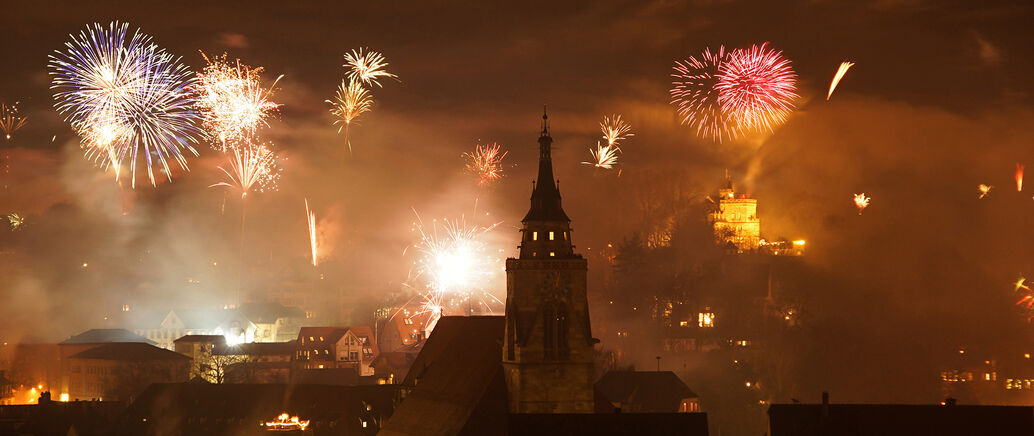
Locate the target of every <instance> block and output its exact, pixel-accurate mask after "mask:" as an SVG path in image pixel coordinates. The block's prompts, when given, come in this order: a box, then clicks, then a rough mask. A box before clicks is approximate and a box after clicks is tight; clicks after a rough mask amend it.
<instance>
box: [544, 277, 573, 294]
mask: <svg viewBox="0 0 1034 436" xmlns="http://www.w3.org/2000/svg"><path fill="white" fill-rule="evenodd" d="M570 289H571V278H570V277H568V276H567V274H563V273H560V272H555V271H553V272H548V273H546V279H545V280H544V281H543V283H542V290H543V292H542V295H543V297H546V298H552V299H555V300H567V294H568V292H569V291H570Z"/></svg>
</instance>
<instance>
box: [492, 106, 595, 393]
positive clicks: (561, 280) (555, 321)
mask: <svg viewBox="0 0 1034 436" xmlns="http://www.w3.org/2000/svg"><path fill="white" fill-rule="evenodd" d="M548 122H549V120H548V119H547V117H546V114H545V113H543V115H542V135H541V136H540V137H539V174H538V183H536V184H535V185H534V187H533V188H532V193H531V209H529V210H528V214H527V215H525V216H524V219H523V220H522V223H523V226H522V228H521V233H522V234H523V235H522V237H521V245H520V255H519V257H518V258H516V259H513V258H510V259H506V336H505V339H504V344H503V371H504V372H505V375H506V388H507V397H508V398H507V399H508V402H509V408H510V413H592V412H593V374H594V373H593V344H594V343H595V342H597V340H596V339H593V337H592V332H591V329H590V327H589V303H588V300H587V299H586V280H585V274H586V261H585V259H584V258H582V256H581V255H578V254H575V252H574V246H573V245H572V244H571V219H570V218H568V217H567V214H566V213H564V209H563V208H562V207H561V206H560V190H559V188H558V187H557V183H556V182H555V181H554V179H553V161H552V159H551V156H550V145H551V144H552V143H553V138H551V137H550V136H549V124H548Z"/></svg>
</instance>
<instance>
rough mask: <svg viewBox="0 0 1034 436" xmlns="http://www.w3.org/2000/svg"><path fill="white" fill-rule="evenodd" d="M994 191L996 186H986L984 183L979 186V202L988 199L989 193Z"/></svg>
mask: <svg viewBox="0 0 1034 436" xmlns="http://www.w3.org/2000/svg"><path fill="white" fill-rule="evenodd" d="M992 189H994V186H991V185H985V184H983V183H981V184H979V185H977V191H979V192H980V196H978V197H977V200H980V199H982V198H984V197H986V196H987V194H988V193H989V192H991V190H992Z"/></svg>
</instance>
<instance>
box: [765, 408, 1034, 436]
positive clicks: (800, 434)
mask: <svg viewBox="0 0 1034 436" xmlns="http://www.w3.org/2000/svg"><path fill="white" fill-rule="evenodd" d="M768 418H769V428H770V429H771V435H772V436H786V435H794V436H810V435H816V436H818V435H827V434H836V435H845V436H854V435H858V436H862V435H873V434H879V435H884V436H892V435H919V434H928V435H940V436H943V435H948V436H951V435H960V436H961V435H976V434H1003V435H1004V434H1016V435H1019V434H1027V435H1029V434H1034V408H1032V407H1030V406H959V405H950V406H941V405H932V404H931V405H906V404H828V405H822V404H773V405H771V406H770V407H769V408H768Z"/></svg>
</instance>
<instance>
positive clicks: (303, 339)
mask: <svg viewBox="0 0 1034 436" xmlns="http://www.w3.org/2000/svg"><path fill="white" fill-rule="evenodd" d="M347 331H348V327H302V328H301V329H299V330H298V343H297V344H295V346H296V347H297V348H298V349H308V348H310V347H329V346H331V345H333V344H335V343H337V341H338V340H340V339H341V337H342V336H344V335H345V332H347ZM309 338H312V339H309ZM321 338H322V339H321Z"/></svg>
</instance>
